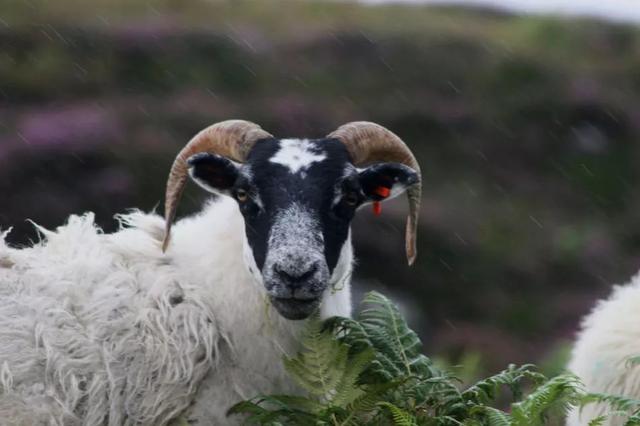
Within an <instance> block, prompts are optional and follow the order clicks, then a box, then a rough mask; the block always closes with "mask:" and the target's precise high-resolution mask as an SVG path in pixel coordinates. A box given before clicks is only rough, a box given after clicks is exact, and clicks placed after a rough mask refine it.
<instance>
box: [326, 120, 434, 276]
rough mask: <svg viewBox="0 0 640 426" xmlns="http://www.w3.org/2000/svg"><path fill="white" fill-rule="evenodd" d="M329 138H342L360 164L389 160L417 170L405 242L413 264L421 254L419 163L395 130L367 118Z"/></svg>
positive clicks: (408, 192)
mask: <svg viewBox="0 0 640 426" xmlns="http://www.w3.org/2000/svg"><path fill="white" fill-rule="evenodd" d="M327 137H330V138H335V139H338V140H340V141H341V142H342V143H343V144H344V145H345V146H346V147H347V151H349V154H350V155H351V159H352V161H353V164H354V165H356V166H361V165H364V164H368V163H373V162H376V161H389V162H394V163H400V164H404V165H405V166H408V167H411V168H412V169H413V170H415V171H416V172H417V173H418V182H416V183H415V184H414V185H412V186H410V187H409V188H407V197H408V199H409V215H408V216H407V229H406V234H405V244H406V252H407V261H408V262H409V265H412V264H413V262H414V261H415V260H416V256H417V254H418V252H417V248H416V239H417V231H418V214H419V211H420V199H421V197H422V175H421V174H420V165H418V162H417V161H416V158H415V157H414V156H413V153H412V152H411V150H410V149H409V147H407V145H406V144H405V143H404V142H403V141H402V139H400V138H399V137H398V136H396V135H395V134H394V133H393V132H391V131H390V130H388V129H385V128H384V127H382V126H380V125H378V124H375V123H370V122H368V121H354V122H351V123H347V124H345V125H343V126H340V127H339V128H338V129H337V130H336V131H334V132H332V133H330V134H329V135H328V136H327Z"/></svg>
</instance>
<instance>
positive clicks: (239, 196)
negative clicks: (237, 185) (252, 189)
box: [236, 189, 249, 203]
mask: <svg viewBox="0 0 640 426" xmlns="http://www.w3.org/2000/svg"><path fill="white" fill-rule="evenodd" d="M248 199H249V194H248V193H247V191H245V190H244V189H237V190H236V200H238V201H239V202H240V203H244V202H245V201H247V200H248Z"/></svg>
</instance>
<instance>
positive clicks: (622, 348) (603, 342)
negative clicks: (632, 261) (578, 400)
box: [567, 275, 640, 426]
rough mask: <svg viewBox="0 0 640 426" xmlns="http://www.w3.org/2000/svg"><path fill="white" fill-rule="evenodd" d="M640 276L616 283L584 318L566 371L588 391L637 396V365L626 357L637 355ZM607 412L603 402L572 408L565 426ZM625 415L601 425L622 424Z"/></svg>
mask: <svg viewBox="0 0 640 426" xmlns="http://www.w3.org/2000/svg"><path fill="white" fill-rule="evenodd" d="M639 323H640V275H636V276H635V277H633V278H632V280H631V282H630V283H628V284H626V285H624V286H616V287H615V288H614V290H613V292H612V294H611V296H609V298H608V299H606V300H601V301H600V302H598V304H597V305H596V306H595V308H594V309H593V311H592V312H591V313H590V314H589V315H588V316H587V317H586V318H585V319H584V320H583V322H582V331H581V332H580V333H579V335H578V339H577V341H576V343H575V345H574V347H573V351H572V354H571V361H570V363H569V370H570V371H572V372H573V373H575V374H577V375H578V376H579V377H580V378H581V379H582V381H583V382H584V384H585V387H586V390H587V391H590V392H601V393H608V394H613V395H625V396H629V397H633V398H635V399H640V366H638V365H633V364H630V363H629V360H630V359H631V358H634V357H638V356H640V327H638V325H639ZM609 411H610V408H608V407H607V406H606V405H604V404H591V405H587V406H586V407H585V408H583V409H582V410H577V409H576V410H573V411H572V412H571V413H570V414H569V417H568V420H567V425H569V426H582V425H587V424H589V421H591V420H593V419H594V418H596V417H598V416H601V415H603V414H606V413H608V412H609ZM624 420H625V417H624V416H612V417H610V418H609V419H608V420H607V421H606V422H605V423H604V424H605V425H608V426H617V425H622V424H624Z"/></svg>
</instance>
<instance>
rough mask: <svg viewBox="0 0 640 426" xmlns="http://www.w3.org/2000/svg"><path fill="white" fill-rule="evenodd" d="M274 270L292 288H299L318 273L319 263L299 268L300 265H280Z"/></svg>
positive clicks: (275, 266)
mask: <svg viewBox="0 0 640 426" xmlns="http://www.w3.org/2000/svg"><path fill="white" fill-rule="evenodd" d="M273 270H274V271H275V273H276V274H278V276H279V277H280V279H281V280H283V281H285V282H286V283H287V284H288V285H289V286H290V287H294V288H295V287H298V286H300V285H301V284H303V283H305V282H306V281H308V280H309V279H310V278H312V277H313V275H314V274H315V273H316V272H317V271H318V263H312V264H310V265H307V266H306V267H302V268H301V267H299V265H291V266H289V265H279V264H276V265H274V267H273Z"/></svg>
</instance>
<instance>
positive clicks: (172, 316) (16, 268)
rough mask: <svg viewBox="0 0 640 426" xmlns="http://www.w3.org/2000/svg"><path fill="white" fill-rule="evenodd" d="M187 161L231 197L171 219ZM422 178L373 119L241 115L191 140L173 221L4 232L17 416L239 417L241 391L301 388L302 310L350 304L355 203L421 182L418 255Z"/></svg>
mask: <svg viewBox="0 0 640 426" xmlns="http://www.w3.org/2000/svg"><path fill="white" fill-rule="evenodd" d="M188 176H191V178H192V179H193V180H195V182H197V183H198V184H199V185H200V186H202V187H204V188H205V189H207V190H209V191H211V192H214V193H216V194H219V195H222V196H221V197H219V198H217V200H215V201H212V202H210V203H208V204H207V205H206V207H205V208H204V210H203V211H202V212H201V213H200V214H198V215H196V216H193V217H189V218H186V219H183V220H180V221H178V222H177V223H176V224H175V226H173V229H171V227H172V226H171V223H172V221H173V218H174V215H175V210H176V206H177V204H178V200H179V198H180V194H181V192H182V189H183V187H184V185H185V183H186V180H187V178H188ZM420 182H421V179H420V169H419V166H418V164H417V162H416V160H415V158H414V156H413V155H412V153H411V151H410V150H409V149H408V148H407V147H406V145H405V144H404V143H403V142H402V141H401V140H400V139H399V138H398V137H397V136H396V135H394V134H393V133H391V132H390V131H389V130H387V129H385V128H383V127H381V126H378V125H376V124H373V123H366V122H356V123H350V124H347V125H344V126H342V127H340V128H339V129H338V130H336V131H335V132H333V133H331V134H330V135H329V136H327V137H326V138H323V139H302V140H301V139H276V138H274V137H272V136H271V135H270V134H268V133H267V132H265V131H264V130H262V129H261V128H260V127H259V126H257V125H255V124H253V123H249V122H246V121H240V120H232V121H225V122H222V123H218V124H215V125H213V126H211V127H209V128H207V129H205V130H203V131H202V132H200V133H199V134H198V135H196V136H195V137H194V138H193V139H192V140H191V141H190V142H189V144H187V146H186V147H185V148H184V149H183V150H182V151H181V152H180V153H179V154H178V156H177V158H176V160H175V162H174V165H173V167H172V170H171V173H170V177H169V181H168V184H167V198H166V206H165V214H166V218H165V220H163V219H162V218H160V217H159V216H157V215H155V214H143V213H141V212H134V213H130V214H127V215H121V216H119V219H120V221H121V223H122V227H121V230H120V231H118V232H116V233H114V234H103V233H101V231H100V230H99V229H98V228H97V227H96V226H95V225H94V223H93V216H92V215H91V214H86V215H84V216H72V217H71V218H70V219H69V221H68V223H67V224H66V225H65V226H62V227H60V228H58V229H57V230H56V231H49V230H45V229H42V228H40V232H41V233H42V235H43V241H42V242H41V243H39V244H36V245H35V246H33V247H31V248H26V249H14V248H11V247H8V246H7V245H6V244H4V242H3V241H4V235H3V236H2V238H0V419H2V420H1V422H2V424H16V425H21V426H22V425H29V424H33V425H40V424H60V425H76V424H77V425H100V424H108V425H134V424H135V425H163V424H167V423H169V422H170V421H171V420H172V419H176V418H177V417H181V418H182V419H185V420H186V421H187V422H193V423H195V424H202V425H205V424H206V425H209V424H228V423H229V421H230V420H229V419H227V418H225V413H226V410H227V409H228V408H229V407H230V406H231V405H232V404H233V403H234V402H237V401H238V400H240V399H243V398H247V397H251V396H255V395H256V394H259V393H274V392H295V389H294V388H293V385H292V384H291V383H289V381H288V379H287V377H286V375H285V372H284V371H283V367H282V363H281V357H282V355H283V354H284V353H288V354H292V353H294V352H295V351H296V349H297V343H296V342H297V334H298V332H299V330H300V328H301V327H302V326H303V324H304V321H293V320H303V319H305V318H307V317H308V316H309V315H310V314H312V313H313V312H314V311H316V310H318V309H319V310H320V312H321V315H322V316H323V317H329V316H333V315H342V316H349V315H350V311H351V301H350V285H349V282H350V276H351V269H352V261H353V255H352V249H351V240H350V222H351V219H352V218H353V216H354V214H355V211H356V210H357V209H358V208H359V207H361V206H362V205H365V204H368V203H372V202H373V203H378V202H380V201H382V200H383V199H387V198H391V197H393V196H396V195H398V194H400V193H402V192H404V191H405V190H406V191H407V194H408V197H409V205H410V213H409V218H408V222H407V235H406V238H407V247H406V249H407V256H408V260H409V263H412V262H413V260H414V259H415V256H416V250H415V247H416V246H415V236H416V226H417V219H418V208H419V204H420V193H421V183H420Z"/></svg>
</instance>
